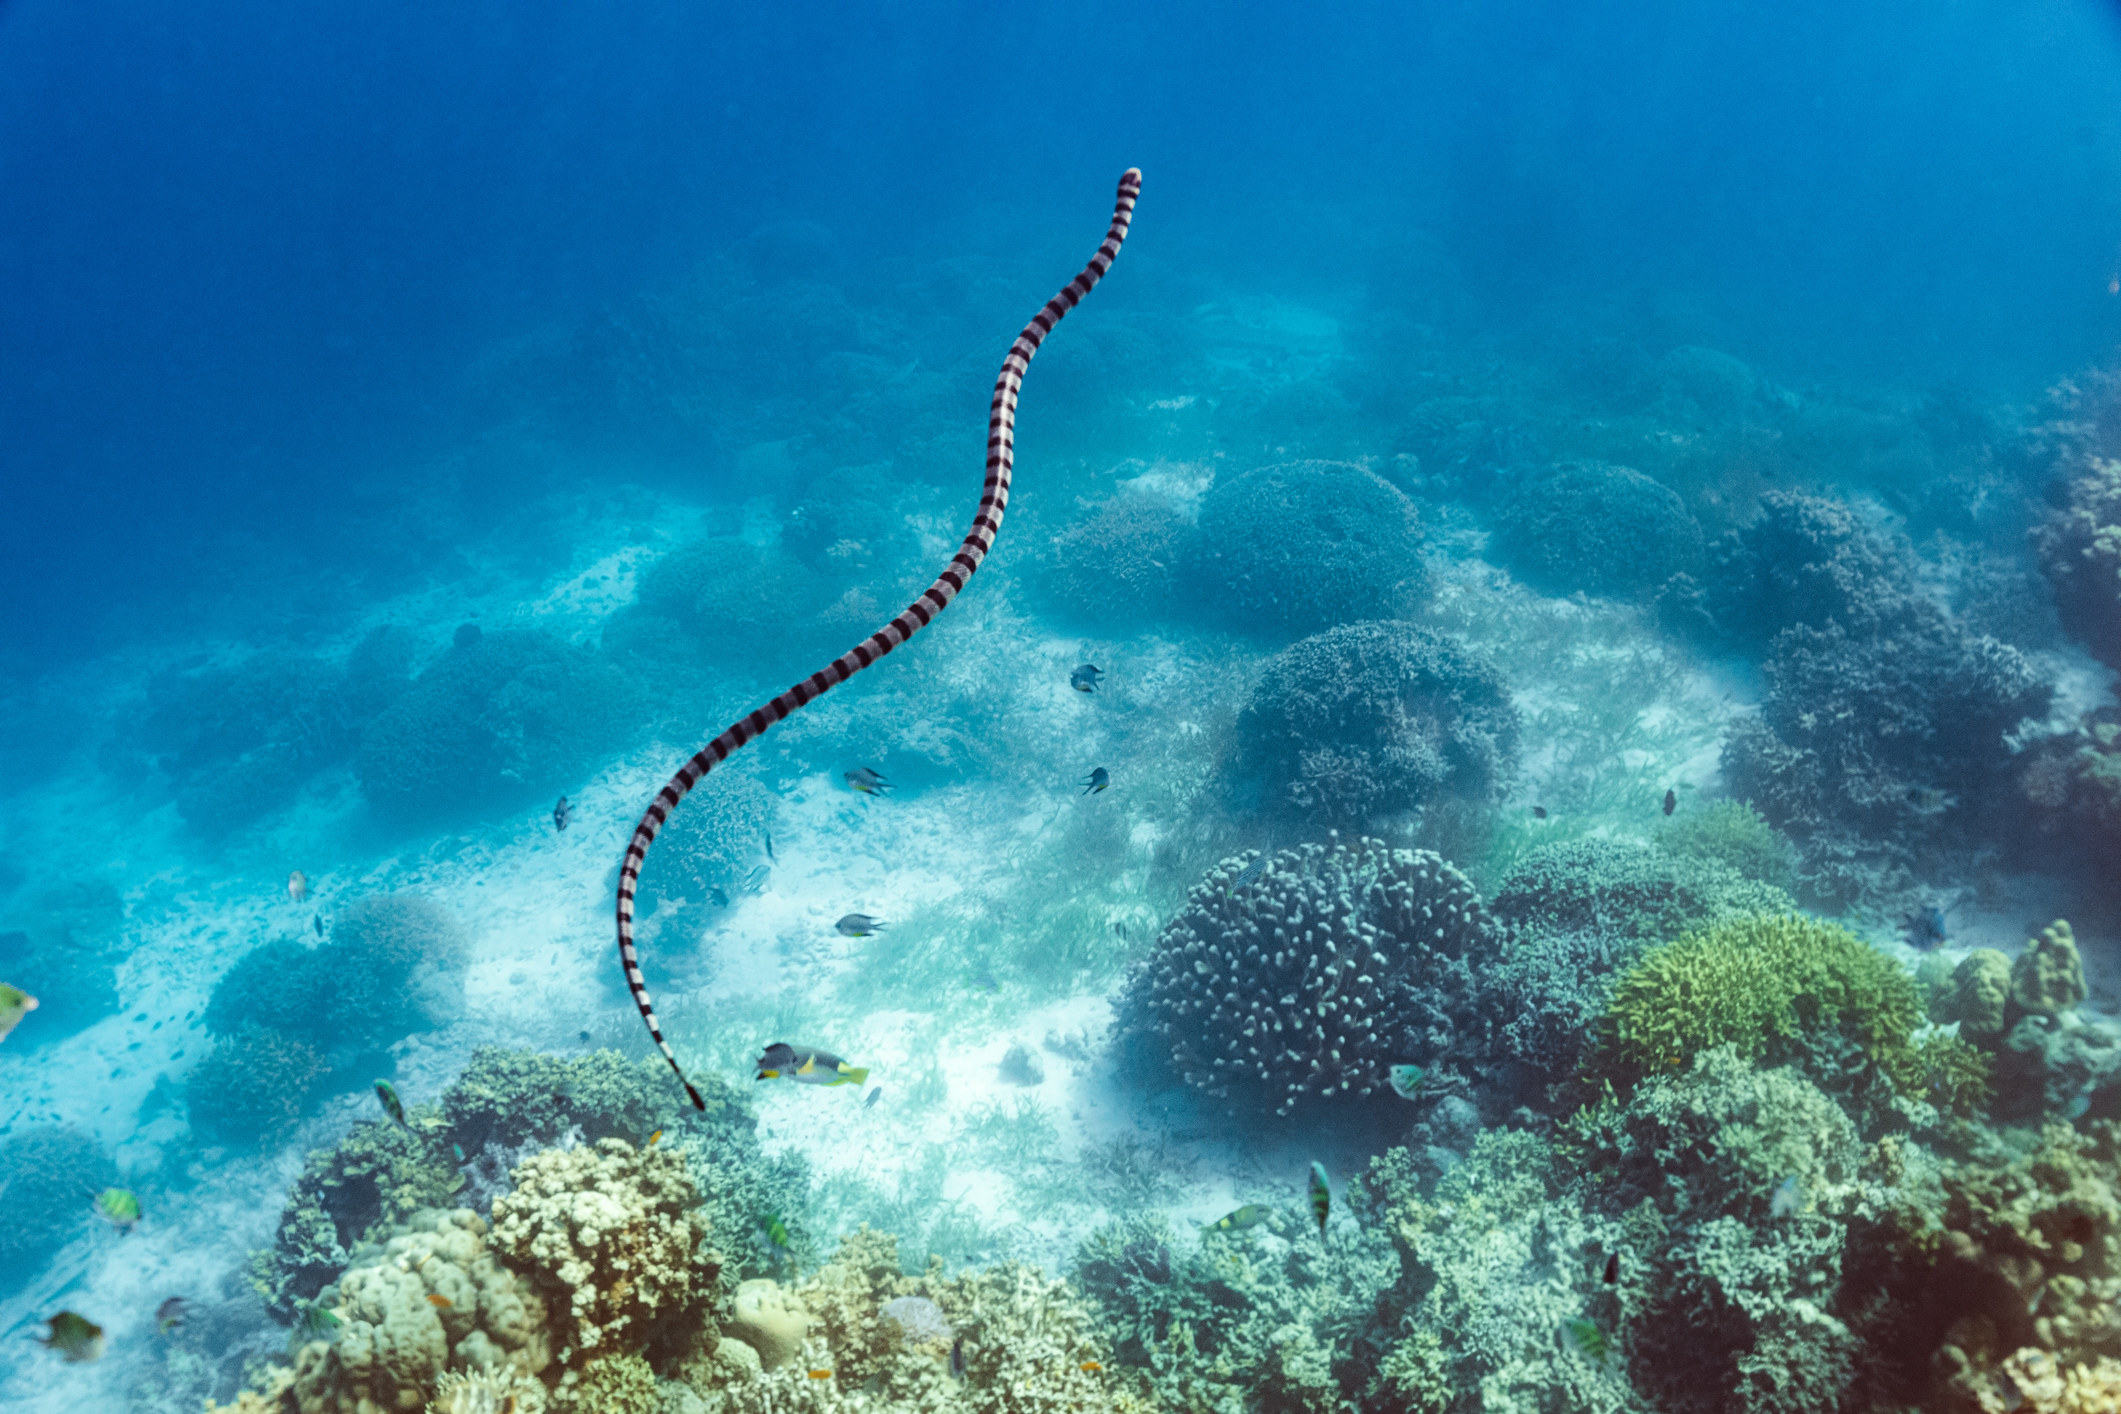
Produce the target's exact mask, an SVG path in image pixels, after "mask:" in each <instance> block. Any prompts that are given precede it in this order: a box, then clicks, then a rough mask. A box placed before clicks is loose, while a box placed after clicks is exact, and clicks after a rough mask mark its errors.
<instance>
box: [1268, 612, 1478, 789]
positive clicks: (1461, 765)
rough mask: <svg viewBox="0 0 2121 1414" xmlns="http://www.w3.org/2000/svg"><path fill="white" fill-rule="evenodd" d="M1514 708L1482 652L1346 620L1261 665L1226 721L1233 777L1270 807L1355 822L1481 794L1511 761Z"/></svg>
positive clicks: (1408, 629) (1414, 630)
mask: <svg viewBox="0 0 2121 1414" xmlns="http://www.w3.org/2000/svg"><path fill="white" fill-rule="evenodd" d="M1517 734H1518V719H1517V711H1516V709H1515V708H1514V707H1512V706H1511V705H1510V693H1509V688H1508V685H1507V684H1505V683H1504V682H1503V680H1502V677H1501V675H1500V674H1499V673H1498V672H1497V671H1496V670H1495V668H1494V666H1493V665H1492V664H1490V663H1489V662H1488V661H1487V660H1486V659H1485V658H1483V657H1481V656H1480V655H1478V654H1477V653H1474V652H1473V651H1471V650H1470V649H1467V648H1465V647H1463V646H1461V645H1459V644H1457V643H1454V642H1453V641H1452V640H1450V639H1448V638H1444V637H1442V636H1440V635H1438V634H1435V633H1431V632H1429V631H1428V630H1427V629H1423V628H1418V627H1416V626H1415V625H1413V624H1408V623H1400V622H1395V621H1383V622H1374V623H1356V624H1345V625H1342V626H1341V627H1339V628H1334V629H1329V630H1327V631H1326V632H1324V633H1320V634H1317V635H1314V636H1313V637H1310V638H1307V639H1304V640H1303V641H1302V642H1300V643H1295V644H1292V645H1290V646H1289V647H1288V648H1286V649H1284V650H1283V651H1282V652H1281V653H1280V654H1278V655H1276V656H1275V658H1274V659H1273V660H1272V661H1271V662H1269V663H1268V664H1267V667H1266V671H1265V672H1264V673H1262V674H1261V676H1260V680H1259V682H1258V683H1257V684H1256V685H1255V686H1254V688H1253V690H1252V695H1251V698H1250V700H1249V701H1248V702H1247V703H1246V704H1245V708H1244V711H1243V712H1242V714H1240V716H1239V718H1238V722H1237V739H1238V755H1237V777H1238V779H1240V780H1242V781H1244V782H1245V783H1246V784H1247V785H1248V786H1249V787H1250V788H1251V789H1253V790H1256V791H1257V792H1258V794H1259V798H1260V801H1261V804H1262V806H1263V807H1264V808H1265V810H1266V811H1267V813H1268V814H1269V815H1271V816H1274V817H1277V818H1279V819H1281V820H1284V821H1287V822H1289V823H1292V824H1298V825H1303V826H1307V827H1313V828H1316V827H1319V826H1333V825H1348V826H1361V825H1364V824H1366V823H1368V822H1369V821H1370V820H1372V819H1373V818H1377V817H1383V816H1391V815H1397V814H1402V813H1405V812H1407V811H1411V810H1415V809H1418V808H1419V807H1421V806H1423V805H1425V804H1427V803H1429V802H1431V801H1435V800H1439V799H1444V798H1455V799H1463V800H1475V801H1477V800H1484V799H1486V798H1488V797H1489V796H1491V795H1492V794H1493V793H1494V792H1495V790H1496V789H1497V787H1498V786H1499V785H1500V784H1501V783H1502V781H1503V779H1504V778H1505V777H1506V776H1507V775H1508V774H1509V772H1510V770H1511V768H1512V767H1513V765H1514V764H1515V760H1516V755H1517Z"/></svg>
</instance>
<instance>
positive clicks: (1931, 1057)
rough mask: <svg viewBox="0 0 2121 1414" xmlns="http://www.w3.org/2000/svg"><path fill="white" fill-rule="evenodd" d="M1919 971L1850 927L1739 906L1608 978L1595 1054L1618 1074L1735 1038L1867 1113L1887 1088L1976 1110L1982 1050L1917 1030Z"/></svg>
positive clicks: (1741, 1053) (1629, 1076)
mask: <svg viewBox="0 0 2121 1414" xmlns="http://www.w3.org/2000/svg"><path fill="white" fill-rule="evenodd" d="M1924 1020H1925V1017H1924V1015H1923V1006H1922V994H1921V991H1920V989H1919V988H1918V987H1917V986H1916V983H1915V979H1914V978H1913V977H1912V976H1910V975H1909V974H1908V972H1907V971H1906V970H1905V969H1904V968H1902V967H1901V966H1900V964H1899V963H1897V962H1895V961H1894V960H1893V959H1891V958H1889V957H1887V956H1886V955H1885V954H1884V953H1881V952H1879V951H1878V950H1877V949H1875V948H1873V947H1871V946H1870V945H1869V944H1868V943H1865V942H1864V941H1863V940H1862V939H1860V938H1858V937H1856V936H1855V935H1854V934H1851V933H1849V932H1847V931H1845V930H1844V929H1841V928H1837V927H1835V926H1834V925H1832V924H1829V923H1820V922H1817V921H1814V920H1812V919H1809V918H1803V917H1798V916H1794V915H1784V916H1782V917H1769V916H1760V917H1753V918H1741V919H1737V920H1735V921H1732V922H1728V923H1722V924H1718V925H1716V926H1715V927H1712V928H1709V929H1707V930H1705V931H1703V932H1699V933H1693V934H1689V935H1687V936H1686V937H1683V938H1680V939H1678V940H1676V941H1674V942H1670V943H1665V944H1662V945H1660V946H1658V947H1656V948H1653V949H1651V950H1650V951H1649V952H1648V953H1646V954H1644V955H1643V957H1642V959H1641V960H1640V961H1638V962H1637V963H1636V964H1635V965H1634V966H1633V967H1631V968H1629V969H1628V971H1627V972H1626V973H1624V974H1623V975H1622V976H1621V978H1620V980H1619V981H1618V982H1616V983H1615V984H1614V987H1613V1001H1612V1006H1611V1008H1610V1009H1609V1010H1608V1011H1607V1013H1606V1015H1605V1017H1604V1018H1603V1019H1602V1020H1601V1022H1600V1023H1599V1028H1598V1033H1597V1039H1596V1042H1595V1047H1594V1051H1593V1054H1592V1056H1591V1058H1590V1064H1591V1065H1592V1066H1593V1068H1594V1069H1595V1070H1596V1071H1598V1072H1599V1073H1602V1074H1604V1075H1607V1076H1609V1077H1611V1078H1612V1079H1614V1080H1615V1081H1616V1082H1619V1083H1621V1084H1632V1083H1635V1082H1636V1081H1639V1080H1640V1079H1642V1078H1643V1077H1646V1076H1649V1075H1653V1074H1657V1073H1660V1072H1665V1071H1669V1070H1671V1069H1673V1068H1675V1067H1684V1066H1686V1065H1689V1064H1691V1063H1692V1062H1693V1060H1694V1058H1695V1057H1696V1056H1699V1055H1701V1054H1703V1053H1704V1052H1707V1051H1710V1050H1716V1049H1719V1048H1726V1047H1727V1048H1730V1050H1731V1051H1732V1052H1733V1053H1735V1054H1736V1055H1737V1056H1738V1057H1740V1058H1741V1059H1743V1060H1746V1061H1748V1062H1752V1063H1756V1064H1761V1065H1768V1066H1780V1065H1795V1066H1797V1067H1798V1068H1799V1069H1800V1070H1802V1071H1803V1072H1804V1073H1805V1074H1806V1075H1808V1076H1809V1077H1811V1078H1812V1079H1813V1080H1814V1081H1815V1082H1817V1083H1818V1084H1820V1085H1821V1086H1822V1087H1823V1088H1825V1089H1827V1090H1828V1091H1829V1092H1830V1093H1833V1094H1835V1095H1836V1096H1837V1097H1838V1098H1841V1099H1842V1100H1843V1102H1844V1103H1848V1104H1851V1105H1853V1106H1855V1107H1856V1108H1857V1110H1858V1111H1859V1113H1863V1114H1866V1115H1868V1114H1869V1113H1871V1112H1872V1111H1873V1110H1874V1109H1876V1108H1878V1107H1880V1106H1882V1105H1884V1104H1885V1103H1886V1100H1885V1096H1884V1094H1883V1091H1884V1090H1885V1088H1886V1087H1890V1089H1892V1090H1894V1091H1897V1092H1898V1093H1899V1094H1900V1095H1902V1096H1906V1097H1910V1098H1914V1099H1919V1100H1922V1101H1925V1102H1927V1103H1931V1104H1934V1105H1936V1106H1937V1107H1938V1108H1940V1109H1945V1110H1949V1111H1952V1112H1955V1113H1961V1114H1966V1113H1971V1112H1973V1111H1974V1110H1975V1109H1977V1108H1978V1107H1979V1106H1980V1105H1981V1104H1982V1103H1984V1102H1985V1101H1986V1099H1987V1093H1986V1091H1987V1083H1986V1071H1987V1065H1986V1064H1985V1063H1984V1061H1983V1060H1982V1058H1981V1057H1980V1055H1979V1053H1977V1052H1975V1051H1974V1049H1973V1048H1972V1047H1971V1046H1969V1045H1968V1044H1967V1043H1965V1042H1963V1041H1959V1040H1956V1039H1953V1038H1950V1037H1946V1036H1937V1035H1924V1036H1921V1037H1919V1038H1918V1037H1917V1035H1916V1031H1917V1028H1918V1027H1920V1026H1921V1025H1922V1023H1923V1021H1924Z"/></svg>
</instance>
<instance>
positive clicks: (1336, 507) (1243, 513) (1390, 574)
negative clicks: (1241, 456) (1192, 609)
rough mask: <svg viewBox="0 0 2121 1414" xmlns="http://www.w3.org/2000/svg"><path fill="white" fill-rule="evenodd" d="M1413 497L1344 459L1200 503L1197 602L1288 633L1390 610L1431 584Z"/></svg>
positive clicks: (1253, 477)
mask: <svg viewBox="0 0 2121 1414" xmlns="http://www.w3.org/2000/svg"><path fill="white" fill-rule="evenodd" d="M1421 555H1422V532H1421V524H1420V519H1419V517H1418V516H1417V515H1416V513H1415V510H1414V503H1413V502H1412V501H1409V500H1408V499H1407V497H1406V495H1405V493H1403V492H1401V491H1400V490H1399V489H1398V488H1397V487H1395V486H1393V485H1392V484H1391V483H1390V482H1388V481H1386V480H1384V478H1382V477H1380V476H1378V475H1376V474H1375V473H1374V472H1370V471H1366V470H1364V469H1363V468H1362V467H1359V466H1353V465H1349V464H1346V463H1342V462H1292V463H1290V464H1289V465H1287V466H1270V467H1262V468H1260V469H1259V470H1257V471H1249V472H1246V473H1245V474H1244V475H1242V476H1239V477H1236V478H1234V479H1232V480H1230V481H1226V482H1223V483H1221V484H1220V485H1218V486H1216V487H1215V488H1214V489H1213V490H1212V491H1210V492H1209V493H1208V495H1207V496H1206V497H1205V498H1204V499H1203V501H1202V502H1201V510H1200V527H1199V531H1198V534H1197V535H1196V536H1195V538H1194V540H1193V545H1192V552H1191V554H1190V555H1188V556H1187V559H1186V571H1185V578H1186V580H1187V581H1189V583H1190V584H1191V586H1192V588H1191V590H1190V592H1189V594H1188V596H1187V597H1188V599H1189V600H1190V601H1191V602H1196V603H1200V604H1204V605H1210V606H1212V607H1213V608H1214V610H1215V611H1216V612H1217V613H1218V614H1219V615H1220V616H1221V617H1222V618H1223V619H1224V620H1225V621H1226V622H1228V623H1229V624H1230V625H1231V626H1232V627H1235V628H1238V629H1241V630H1244V631H1247V632H1252V633H1263V634H1272V635H1276V636H1281V637H1292V638H1293V637H1297V636H1300V635H1302V634H1307V633H1316V632H1318V631H1319V630H1320V629H1324V628H1330V627H1332V626H1333V625H1334V624H1341V623H1348V622H1350V621H1352V620H1356V619H1375V618H1382V617H1388V616H1390V615H1391V614H1392V613H1393V612H1394V611H1395V610H1397V609H1399V608H1400V607H1401V606H1402V605H1403V604H1405V603H1407V602H1410V601H1411V600H1413V599H1414V598H1416V597H1418V596H1419V595H1420V593H1421V592H1422V590H1423V589H1424V588H1425V586H1426V583H1427V572H1426V570H1425V569H1424V567H1423V565H1422V558H1421Z"/></svg>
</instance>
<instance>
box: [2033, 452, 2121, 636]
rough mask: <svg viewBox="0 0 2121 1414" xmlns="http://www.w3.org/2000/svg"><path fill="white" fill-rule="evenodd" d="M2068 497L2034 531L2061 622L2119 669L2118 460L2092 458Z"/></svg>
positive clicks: (2120, 553)
mask: <svg viewBox="0 0 2121 1414" xmlns="http://www.w3.org/2000/svg"><path fill="white" fill-rule="evenodd" d="M2068 495H2069V499H2068V501H2067V502H2066V503H2065V504H2063V505H2061V506H2058V507H2056V508H2055V510H2053V511H2052V512H2050V513H2049V515H2048V517H2047V519H2046V520H2044V521H2042V522H2041V523H2040V524H2039V526H2037V527H2036V528H2035V529H2034V530H2033V550H2034V553H2035V554H2036V555H2038V557H2039V560H2040V569H2041V572H2042V573H2043V574H2045V575H2046V576H2047V582H2048V585H2049V587H2050V588H2052V589H2053V590H2054V594H2055V608H2056V610H2057V611H2058V612H2059V613H2060V614H2061V615H2062V624H2063V627H2065V628H2067V629H2068V630H2069V631H2070V632H2071V633H2073V634H2075V635H2076V636H2077V637H2078V638H2080V639H2082V640H2084V645H2085V647H2087V648H2089V649H2091V651H2092V652H2093V654H2095V655H2096V656H2097V657H2098V658H2099V659H2100V660H2101V661H2102V662H2104V663H2105V664H2106V665H2107V666H2108V667H2114V668H2121V461H2107V460H2103V459H2098V458H2094V459H2093V460H2092V461H2091V464H2090V467H2089V469H2088V470H2087V471H2086V472H2085V473H2084V475H2082V476H2080V477H2078V478H2077V479H2076V480H2074V481H2072V482H2070V483H2069V488H2068Z"/></svg>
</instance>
